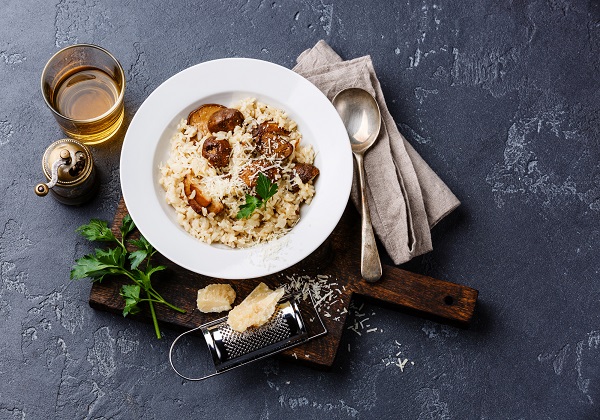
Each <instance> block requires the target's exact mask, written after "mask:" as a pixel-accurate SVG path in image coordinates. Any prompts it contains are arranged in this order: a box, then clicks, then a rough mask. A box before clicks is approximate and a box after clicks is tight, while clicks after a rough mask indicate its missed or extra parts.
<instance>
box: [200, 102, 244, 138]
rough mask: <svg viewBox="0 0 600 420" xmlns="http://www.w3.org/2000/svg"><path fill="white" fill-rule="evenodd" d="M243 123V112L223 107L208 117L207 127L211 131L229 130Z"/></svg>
mask: <svg viewBox="0 0 600 420" xmlns="http://www.w3.org/2000/svg"><path fill="white" fill-rule="evenodd" d="M243 123H244V114H242V113H241V112H240V111H238V110H237V109H233V108H223V109H220V110H218V111H217V112H215V113H214V114H212V115H211V116H210V117H209V119H208V122H207V127H208V131H210V132H211V133H218V132H219V131H225V132H229V131H233V129H234V128H235V127H237V126H238V125H242V124H243Z"/></svg>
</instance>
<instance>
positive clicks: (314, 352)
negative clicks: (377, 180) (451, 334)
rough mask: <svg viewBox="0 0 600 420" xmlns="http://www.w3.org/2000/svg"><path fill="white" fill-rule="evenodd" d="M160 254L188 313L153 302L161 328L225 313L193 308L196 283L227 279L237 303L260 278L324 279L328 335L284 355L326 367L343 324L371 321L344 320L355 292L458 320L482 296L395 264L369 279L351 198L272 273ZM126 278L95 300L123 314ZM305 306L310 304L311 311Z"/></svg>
mask: <svg viewBox="0 0 600 420" xmlns="http://www.w3.org/2000/svg"><path fill="white" fill-rule="evenodd" d="M126 214H127V208H126V207H125V204H124V202H123V200H121V202H120V203H119V206H118V208H117V212H116V214H115V219H114V222H113V226H112V228H113V231H115V234H116V233H118V226H120V225H121V221H122V219H123V217H124V216H125V215H126ZM156 259H157V260H158V262H160V263H161V264H164V265H166V266H168V267H169V268H168V270H165V271H163V272H160V273H156V274H155V276H153V285H154V286H155V289H156V290H157V291H158V292H159V293H161V294H162V296H163V297H164V298H165V299H166V300H167V301H168V302H171V303H173V304H175V305H177V306H179V307H181V308H183V309H185V310H186V311H187V313H185V314H179V313H177V312H175V311H172V310H168V309H166V308H165V307H163V306H162V305H155V308H156V314H157V317H158V319H159V321H161V325H162V326H163V327H167V326H168V327H172V328H175V329H178V330H181V331H183V330H187V329H191V328H194V327H197V326H198V325H200V324H203V323H206V322H209V321H212V320H213V319H216V318H220V317H222V316H223V315H224V314H216V315H215V314H203V313H201V312H199V311H198V310H197V309H196V294H197V291H198V289H200V288H202V287H205V286H206V285H208V284H211V283H230V284H231V285H232V286H233V288H234V289H235V290H236V293H237V298H236V302H235V304H236V305H237V304H238V303H239V302H241V301H242V300H243V298H244V297H246V296H247V295H248V294H249V293H250V292H251V291H252V289H254V287H256V285H257V284H258V283H260V282H261V281H262V282H265V283H266V284H267V285H269V286H270V287H272V288H274V287H277V286H280V285H282V284H285V283H289V282H290V281H293V284H296V285H298V284H302V283H303V282H311V283H310V284H319V283H320V284H322V285H325V287H323V288H321V290H320V292H319V295H318V296H317V298H318V300H320V303H319V305H318V307H319V313H320V314H321V316H322V319H323V322H324V324H325V327H326V328H327V330H328V334H327V335H325V336H322V337H319V338H315V339H314V340H312V341H309V342H307V343H305V344H302V345H300V346H298V347H295V348H293V349H291V350H287V351H285V352H283V353H282V356H283V357H286V358H291V359H293V360H299V361H302V362H305V363H307V364H311V365H313V366H316V367H322V368H328V367H330V366H331V365H332V364H333V361H334V359H335V355H336V352H337V349H338V347H339V344H340V340H341V337H342V333H343V331H344V330H345V329H347V328H353V329H355V330H356V331H358V332H359V333H360V332H361V331H362V332H366V331H368V330H369V329H370V328H369V324H368V321H367V322H366V323H365V322H362V323H357V324H355V325H345V321H346V317H347V315H348V310H349V306H350V304H351V301H352V297H353V296H354V295H360V296H363V297H365V298H367V299H370V300H373V301H375V302H377V303H381V304H385V305H386V306H392V307H395V308H399V309H402V310H404V311H408V312H410V313H412V314H415V315H418V316H423V317H426V318H428V319H433V320H437V321H440V322H445V323H450V324H453V325H457V326H461V327H467V326H468V325H469V322H470V321H471V319H472V317H473V311H474V309H475V303H476V301H477V295H478V292H477V290H475V289H472V288H470V287H466V286H461V285H458V284H454V283H450V282H447V281H443V280H436V279H434V278H431V277H428V276H423V275H420V274H415V273H411V272H408V271H405V270H401V269H399V268H395V267H391V266H384V267H383V277H382V278H381V280H380V281H379V282H377V283H366V282H365V281H364V280H362V279H361V277H360V218H359V215H358V214H357V212H356V210H355V209H354V208H353V207H352V205H351V204H349V205H348V206H347V207H346V211H345V212H344V215H343V216H342V219H341V220H340V223H339V224H338V226H337V227H336V228H335V230H334V232H333V233H332V234H331V236H330V237H329V238H328V239H327V240H326V241H325V243H324V244H323V245H322V246H321V247H319V248H318V249H317V250H316V251H315V252H313V253H312V254H311V255H310V256H308V257H307V258H306V259H304V260H302V261H301V262H299V263H297V264H296V265H294V266H292V267H291V268H289V269H287V270H285V271H283V272H281V273H277V274H274V275H270V276H267V277H263V278H259V279H250V280H224V279H218V278H211V277H205V276H202V275H199V274H195V273H192V272H190V271H187V270H185V269H183V268H181V267H179V266H177V265H175V264H173V263H172V262H170V261H169V260H167V259H166V258H164V257H163V256H162V255H159V254H157V255H156ZM125 282H126V280H124V279H119V278H115V279H110V280H105V281H104V282H102V283H94V284H93V286H92V290H91V293H90V300H89V303H90V306H92V307H93V308H96V309H102V310H106V311H110V312H114V313H119V314H120V313H121V312H122V310H123V306H124V301H123V298H122V297H121V296H120V295H119V290H120V288H121V285H122V284H124V283H125ZM301 303H302V304H301V311H302V312H303V313H309V311H308V308H309V307H310V305H309V302H308V301H305V302H301ZM302 308H305V310H306V312H304V311H303V309H302ZM313 313H314V312H313ZM135 317H136V318H138V319H141V320H145V321H147V322H151V319H150V314H149V312H144V311H142V312H141V313H140V314H138V315H136V316H135ZM314 318H315V317H314V316H310V317H309V319H305V322H306V323H307V324H308V333H309V334H311V335H312V334H315V333H316V332H318V331H319V329H320V324H318V319H317V320H315V319H314ZM363 319H364V318H363Z"/></svg>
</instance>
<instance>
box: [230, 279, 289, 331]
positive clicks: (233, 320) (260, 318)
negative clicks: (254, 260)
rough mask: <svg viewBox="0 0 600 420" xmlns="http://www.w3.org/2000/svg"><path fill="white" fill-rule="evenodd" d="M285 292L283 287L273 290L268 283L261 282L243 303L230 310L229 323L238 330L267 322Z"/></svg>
mask: <svg viewBox="0 0 600 420" xmlns="http://www.w3.org/2000/svg"><path fill="white" fill-rule="evenodd" d="M284 292H285V290H284V288H283V287H280V288H279V289H276V290H271V289H269V286H267V285H266V284H264V283H260V284H259V285H258V286H256V288H255V289H254V290H253V291H252V292H251V293H250V294H249V295H248V297H246V299H244V300H243V301H242V303H240V304H239V305H238V306H236V307H235V308H233V309H232V310H231V312H229V315H228V318H227V324H229V326H230V327H231V329H232V330H234V331H238V332H244V331H246V330H247V329H248V328H249V327H259V326H261V325H263V324H265V323H266V322H267V321H268V320H269V318H271V316H272V315H273V313H274V312H275V307H276V306H277V302H279V299H281V297H282V296H283V294H284Z"/></svg>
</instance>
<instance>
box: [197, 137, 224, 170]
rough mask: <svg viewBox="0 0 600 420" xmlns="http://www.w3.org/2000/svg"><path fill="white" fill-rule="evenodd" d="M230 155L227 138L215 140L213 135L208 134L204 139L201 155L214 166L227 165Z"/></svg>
mask: <svg viewBox="0 0 600 420" xmlns="http://www.w3.org/2000/svg"><path fill="white" fill-rule="evenodd" d="M230 155H231V145H230V144H229V141H228V140H226V139H223V140H217V139H216V138H215V137H214V136H210V137H209V138H207V139H206V140H204V144H203V145H202V156H204V158H206V159H207V160H208V163H210V164H211V165H212V166H214V167H215V168H222V167H224V166H227V165H229V156H230Z"/></svg>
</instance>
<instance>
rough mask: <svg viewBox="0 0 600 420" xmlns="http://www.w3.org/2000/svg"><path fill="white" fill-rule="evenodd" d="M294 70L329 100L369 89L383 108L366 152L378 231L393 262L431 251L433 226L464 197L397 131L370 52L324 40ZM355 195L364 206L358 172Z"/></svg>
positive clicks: (369, 197)
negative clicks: (347, 52)
mask: <svg viewBox="0 0 600 420" xmlns="http://www.w3.org/2000/svg"><path fill="white" fill-rule="evenodd" d="M296 61H297V65H296V66H295V67H294V68H293V70H294V71H295V72H296V73H298V74H300V75H302V76H303V77H305V78H306V79H308V80H309V81H310V82H312V83H313V84H314V85H315V86H317V87H318V88H319V89H320V90H321V91H322V92H323V93H324V94H325V95H326V96H327V98H329V100H331V99H333V97H334V96H335V95H336V94H337V93H338V92H339V91H341V90H343V89H347V88H351V87H360V88H363V89H365V90H367V91H368V92H370V93H371V94H372V95H373V96H374V97H375V99H376V100H377V103H378V104H379V108H380V110H381V116H382V122H383V124H382V126H381V133H380V135H379V138H378V139H377V141H376V143H375V144H374V145H373V147H372V148H371V149H370V150H369V151H368V152H367V153H366V154H365V157H364V164H365V172H366V186H367V188H366V191H367V200H368V203H369V210H370V212H371V219H372V223H373V229H374V231H375V234H376V235H377V236H378V237H379V239H380V240H381V243H382V244H383V246H384V247H385V249H386V251H387V253H388V254H389V256H390V257H391V258H392V260H393V261H394V264H402V263H405V262H407V261H409V260H410V259H412V258H413V257H416V256H418V255H421V254H424V253H426V252H429V251H431V250H432V249H433V248H432V244H431V228H432V227H433V226H435V225H436V224H437V223H438V222H439V221H440V220H441V219H443V218H444V217H445V216H446V215H448V214H449V213H450V212H452V210H454V209H455V208H456V207H458V206H459V205H460V201H458V199H457V198H456V197H455V195H454V194H453V193H452V191H450V189H449V188H448V187H447V186H446V184H444V182H443V181H442V180H441V179H440V178H439V177H438V176H437V174H436V173H435V172H433V170H432V169H431V168H430V167H429V165H427V163H426V162H425V161H424V160H423V158H421V156H420V155H419V154H418V153H417V152H416V150H415V149H413V147H412V146H411V145H410V144H409V143H408V142H407V141H406V139H405V138H404V136H403V135H402V134H400V132H399V131H398V127H397V126H396V123H395V122H394V119H393V118H392V116H391V115H390V112H389V111H388V109H387V106H386V103H385V99H384V97H383V92H382V91H381V86H380V84H379V81H378V79H377V75H376V74H375V69H374V68H373V63H372V61H371V57H370V56H364V57H360V58H355V59H353V60H347V61H344V60H343V59H342V58H341V57H340V56H339V55H338V54H337V53H336V52H335V51H334V50H333V49H332V48H331V47H330V46H329V45H328V44H327V43H326V42H325V41H322V40H321V41H319V42H318V43H317V44H316V45H315V46H314V47H313V48H310V49H308V50H306V51H304V52H303V53H302V54H300V56H298V58H297V60H296ZM351 198H352V201H353V203H354V205H355V206H356V208H357V209H358V210H359V211H360V191H359V189H358V182H357V174H356V171H355V172H354V179H353V182H352V192H351Z"/></svg>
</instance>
